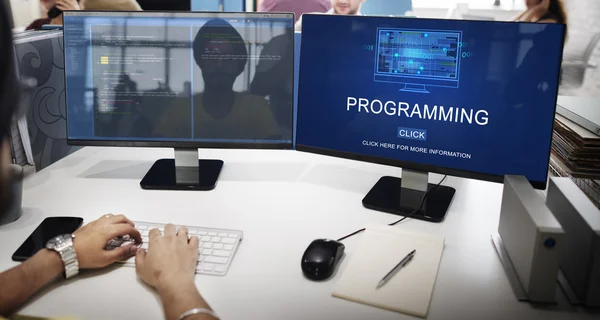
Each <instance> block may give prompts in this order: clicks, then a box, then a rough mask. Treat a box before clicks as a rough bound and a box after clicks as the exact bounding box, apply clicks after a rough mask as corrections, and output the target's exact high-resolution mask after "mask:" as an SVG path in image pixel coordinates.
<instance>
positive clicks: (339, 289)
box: [333, 226, 444, 318]
mask: <svg viewBox="0 0 600 320" xmlns="http://www.w3.org/2000/svg"><path fill="white" fill-rule="evenodd" d="M413 249H415V250H417V252H416V254H415V256H414V258H413V259H412V261H410V263H408V264H407V265H406V266H405V267H404V268H403V269H401V270H400V271H398V272H397V273H396V274H395V275H394V277H393V278H391V279H390V280H389V281H388V282H387V283H386V284H385V285H384V286H383V287H381V288H379V289H376V286H377V284H378V283H379V281H380V280H381V279H382V278H383V277H384V276H385V275H386V274H387V273H388V272H389V271H390V270H392V268H393V267H394V266H395V265H396V264H398V262H400V260H402V258H404V256H406V255H407V254H408V253H409V252H411V251H412V250H413ZM443 250H444V237H439V236H432V235H427V234H419V233H412V232H406V231H402V230H399V229H398V228H397V227H395V228H394V227H387V226H385V227H369V228H367V229H366V230H365V233H364V235H363V238H362V239H361V242H360V244H359V246H358V247H357V248H356V250H354V251H353V253H352V257H351V258H350V261H349V263H348V265H347V266H346V268H345V270H344V271H343V274H342V276H341V277H340V280H339V281H338V283H337V284H336V285H335V286H334V288H333V296H334V297H338V298H342V299H347V300H351V301H354V302H359V303H363V304H367V305H371V306H374V307H379V308H383V309H387V310H391V311H396V312H401V313H405V314H408V315H412V316H417V317H422V318H425V317H427V312H428V310H429V305H430V302H431V296H432V293H433V288H434V285H435V281H436V278H437V273H438V269H439V265H440V260H441V258H442V251H443Z"/></svg>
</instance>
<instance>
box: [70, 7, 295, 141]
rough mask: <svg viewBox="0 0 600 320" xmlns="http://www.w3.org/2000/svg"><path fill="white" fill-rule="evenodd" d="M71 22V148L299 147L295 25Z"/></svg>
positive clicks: (287, 21)
mask: <svg viewBox="0 0 600 320" xmlns="http://www.w3.org/2000/svg"><path fill="white" fill-rule="evenodd" d="M212 15H213V16H210V14H206V13H178V14H165V13H136V14H135V15H131V14H125V13H103V14H101V15H99V14H98V13H69V14H67V15H66V16H65V19H64V21H65V22H64V23H65V29H64V30H65V31H64V32H65V37H64V39H65V58H66V59H65V60H66V66H65V67H66V105H67V115H68V136H69V139H70V140H115V141H119V140H122V141H159V142H160V141H162V142H164V141H175V142H177V141H184V142H186V141H190V142H194V141H200V142H225V143H226V142H236V143H244V142H249V143H291V140H292V122H293V121H292V109H293V107H292V106H293V50H294V48H293V24H292V23H293V19H292V18H291V16H290V18H287V17H282V16H274V17H271V18H264V17H258V16H251V17H246V15H243V14H240V15H239V17H237V16H232V17H224V16H222V15H218V16H217V15H215V14H214V13H213V14H212Z"/></svg>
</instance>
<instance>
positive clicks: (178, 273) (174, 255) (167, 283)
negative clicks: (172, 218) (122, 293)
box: [135, 224, 215, 320]
mask: <svg viewBox="0 0 600 320" xmlns="http://www.w3.org/2000/svg"><path fill="white" fill-rule="evenodd" d="M187 232H188V231H187V229H186V228H185V227H181V228H179V230H177V231H176V230H175V226H173V225H172V224H168V225H166V226H165V234H164V236H162V235H161V234H160V231H158V229H152V230H150V233H149V235H148V237H149V239H150V240H149V241H148V252H146V251H145V250H139V251H138V252H137V255H136V257H135V267H136V272H137V274H138V276H139V277H140V278H141V279H142V281H144V282H145V283H147V284H148V285H150V286H151V287H154V288H156V292H157V293H158V295H159V296H160V300H161V302H162V304H163V309H164V313H165V318H166V319H167V320H177V319H178V318H179V316H180V315H181V314H183V313H184V312H186V311H188V310H191V309H194V308H205V309H208V310H211V309H210V307H209V306H208V304H207V303H206V301H204V299H203V298H202V296H201V295H200V293H199V292H198V289H197V288H196V284H195V283H194V276H195V272H196V261H197V260H198V243H199V240H198V237H195V236H194V237H191V238H189V240H188V233H187ZM185 320H215V318H214V317H213V316H211V315H208V314H197V315H193V316H189V317H187V318H185Z"/></svg>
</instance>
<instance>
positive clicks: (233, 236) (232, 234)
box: [229, 233, 238, 238]
mask: <svg viewBox="0 0 600 320" xmlns="http://www.w3.org/2000/svg"><path fill="white" fill-rule="evenodd" d="M229 237H230V238H237V237H238V235H237V234H235V233H230V234H229Z"/></svg>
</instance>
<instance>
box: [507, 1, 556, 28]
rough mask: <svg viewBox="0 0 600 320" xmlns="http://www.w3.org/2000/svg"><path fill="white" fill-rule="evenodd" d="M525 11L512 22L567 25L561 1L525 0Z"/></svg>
mask: <svg viewBox="0 0 600 320" xmlns="http://www.w3.org/2000/svg"><path fill="white" fill-rule="evenodd" d="M525 5H526V6H527V10H525V11H523V12H521V13H520V14H519V15H517V16H516V17H515V18H513V21H520V22H540V23H561V24H567V13H566V10H565V5H564V3H563V1H562V0H525Z"/></svg>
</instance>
